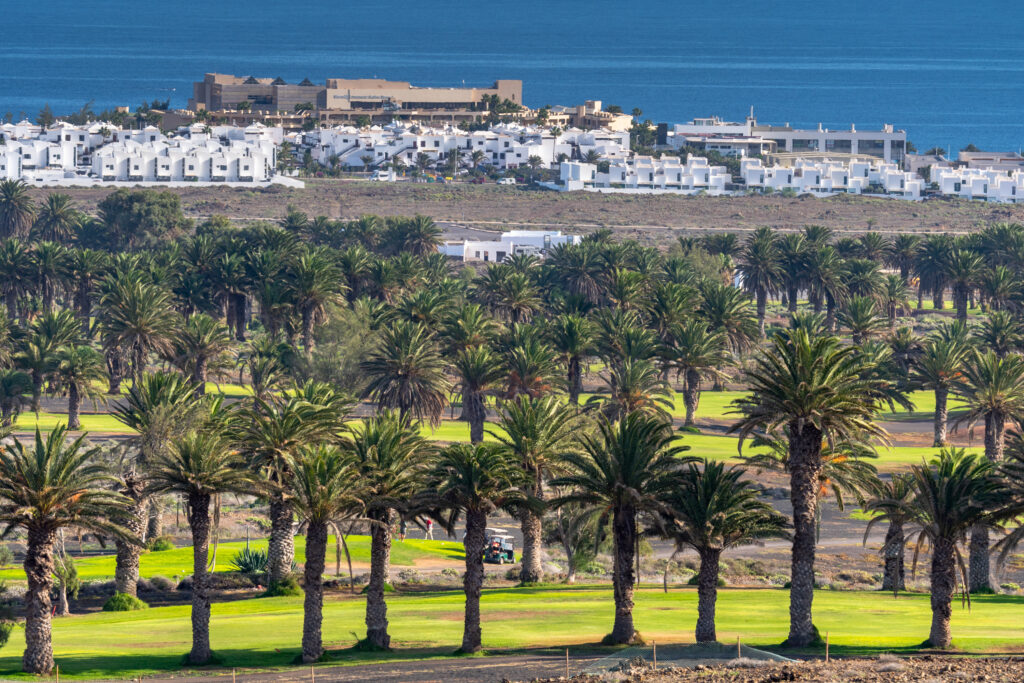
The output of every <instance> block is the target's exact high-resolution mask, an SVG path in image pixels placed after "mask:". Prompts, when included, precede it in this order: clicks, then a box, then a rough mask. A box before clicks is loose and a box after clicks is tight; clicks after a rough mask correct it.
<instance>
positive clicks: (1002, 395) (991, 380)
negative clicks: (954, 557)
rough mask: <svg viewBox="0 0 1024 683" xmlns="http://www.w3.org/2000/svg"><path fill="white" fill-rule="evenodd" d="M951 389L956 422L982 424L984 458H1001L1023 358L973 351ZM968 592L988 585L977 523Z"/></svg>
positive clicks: (1021, 389)
mask: <svg viewBox="0 0 1024 683" xmlns="http://www.w3.org/2000/svg"><path fill="white" fill-rule="evenodd" d="M954 391H955V393H956V394H957V396H959V397H960V398H961V399H962V400H963V402H964V405H965V407H966V408H967V410H966V411H965V412H964V413H963V414H961V415H960V416H959V417H958V418H957V423H958V424H960V423H964V422H967V423H972V424H973V423H974V422H975V421H977V420H982V421H984V424H985V457H986V458H987V459H988V460H989V461H990V462H993V463H999V462H1001V461H1002V460H1003V450H1004V448H1005V446H1006V422H1007V421H1008V420H1010V421H1014V422H1017V423H1020V421H1021V420H1022V419H1024V357H1022V356H1020V355H1019V354H1010V355H1008V356H1005V357H1003V358H1000V357H999V356H997V355H996V354H995V352H993V351H986V352H985V353H980V352H978V351H975V352H974V353H973V355H971V356H970V357H969V358H968V360H967V362H966V363H965V364H964V367H963V372H962V373H961V375H960V376H959V377H958V378H957V380H956V383H955V385H954ZM970 559H971V567H970V576H969V587H970V590H971V592H972V593H973V592H978V591H986V590H991V588H992V579H991V572H990V569H989V567H990V563H989V539H988V529H987V528H986V527H985V526H984V525H979V526H978V527H977V528H976V529H974V530H973V531H972V532H971V558H970Z"/></svg>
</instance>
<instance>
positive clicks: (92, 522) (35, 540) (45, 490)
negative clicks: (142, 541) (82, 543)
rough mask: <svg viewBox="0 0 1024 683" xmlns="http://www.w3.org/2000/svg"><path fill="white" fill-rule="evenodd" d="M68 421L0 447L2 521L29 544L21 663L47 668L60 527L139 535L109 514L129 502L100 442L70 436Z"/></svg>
mask: <svg viewBox="0 0 1024 683" xmlns="http://www.w3.org/2000/svg"><path fill="white" fill-rule="evenodd" d="M67 436H68V435H67V430H66V429H65V428H64V427H63V426H58V427H56V428H55V429H54V430H53V431H51V432H50V433H49V434H48V435H47V436H46V438H45V439H44V438H43V436H42V434H40V432H39V430H38V429H37V430H36V433H35V440H34V441H33V442H31V443H30V444H28V445H26V444H24V443H22V442H21V441H13V442H11V443H8V444H6V445H5V446H4V447H3V450H2V451H0V523H3V524H4V525H6V528H8V529H11V528H22V529H24V530H25V531H26V532H27V534H28V543H27V546H26V548H25V562H24V566H25V574H26V576H27V578H28V593H27V595H26V597H25V654H24V657H23V658H22V669H23V670H24V671H25V672H27V673H34V674H49V673H50V670H51V669H53V664H54V662H53V645H52V640H51V627H50V614H51V611H52V603H51V599H50V593H51V590H52V588H53V572H54V560H53V558H54V547H55V544H56V541H57V534H58V532H59V531H60V530H61V529H63V528H66V527H71V526H74V527H77V528H80V529H87V530H91V531H95V532H98V533H101V534H103V535H105V536H113V537H116V538H123V539H125V540H128V541H131V542H134V543H138V542H139V541H138V539H137V538H133V537H132V536H131V534H130V533H129V532H128V531H127V530H126V529H124V527H122V526H119V525H118V524H116V523H115V522H114V521H112V520H116V519H118V518H119V517H120V516H121V515H122V514H123V513H124V512H125V510H126V508H127V502H128V501H126V500H125V498H124V497H123V496H120V495H118V494H116V493H114V492H112V491H111V490H110V487H109V477H108V476H107V474H106V471H105V469H104V468H103V466H102V465H100V464H99V463H97V462H96V459H95V455H96V451H95V449H90V448H87V447H86V445H85V437H84V436H80V437H78V438H77V439H75V440H74V441H69V440H68V438H67Z"/></svg>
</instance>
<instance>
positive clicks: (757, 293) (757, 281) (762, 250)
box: [738, 227, 784, 337]
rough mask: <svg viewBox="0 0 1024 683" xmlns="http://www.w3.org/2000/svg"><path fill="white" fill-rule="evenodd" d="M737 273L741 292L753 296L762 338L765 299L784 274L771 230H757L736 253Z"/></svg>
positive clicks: (779, 283)
mask: <svg viewBox="0 0 1024 683" xmlns="http://www.w3.org/2000/svg"><path fill="white" fill-rule="evenodd" d="M738 271H739V274H740V277H742V278H743V289H744V290H745V291H746V292H748V293H750V294H752V295H753V296H754V300H755V302H756V304H757V326H758V327H759V328H760V330H761V336H762V337H763V336H764V317H765V307H766V306H767V303H768V297H769V296H770V295H772V294H774V293H775V292H777V291H778V290H779V287H780V285H781V283H782V280H783V275H784V273H783V269H782V261H781V255H780V254H779V249H778V244H777V242H776V239H775V234H774V233H773V232H772V229H771V228H768V227H762V228H758V229H757V230H755V231H754V232H753V233H751V235H750V237H748V238H747V240H746V242H745V243H744V244H743V251H741V252H740V254H739V268H738Z"/></svg>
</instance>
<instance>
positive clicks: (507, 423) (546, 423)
mask: <svg viewBox="0 0 1024 683" xmlns="http://www.w3.org/2000/svg"><path fill="white" fill-rule="evenodd" d="M498 426H499V429H496V430H495V431H494V432H492V436H493V437H494V438H495V439H496V440H497V441H498V442H499V443H500V444H501V451H502V452H503V453H504V454H505V456H506V457H507V458H508V459H509V461H510V462H512V463H515V464H516V465H517V466H518V467H519V468H521V469H522V470H523V477H522V480H523V487H524V492H525V493H526V494H527V495H528V496H529V497H530V498H531V499H532V500H533V501H535V502H538V503H539V502H543V501H544V482H545V481H546V480H547V479H548V478H549V477H550V476H551V474H552V472H556V471H558V469H559V467H560V465H561V463H562V460H563V459H564V455H565V453H567V452H569V451H570V450H573V448H574V445H575V444H574V439H575V435H576V431H577V430H578V428H579V424H578V422H577V419H576V413H575V410H573V409H572V408H570V407H569V406H566V405H565V404H564V403H562V400H561V399H560V398H559V397H556V396H548V397H546V398H531V397H530V396H519V397H517V398H515V399H513V400H511V401H502V402H500V403H499V404H498ZM520 523H521V526H522V532H523V557H522V565H521V569H520V573H519V580H520V581H521V582H522V583H524V584H528V583H537V582H539V581H541V579H542V578H543V569H542V567H541V541H542V531H543V517H542V511H539V508H538V507H537V506H536V505H532V506H528V507H524V508H523V509H522V510H521V511H520Z"/></svg>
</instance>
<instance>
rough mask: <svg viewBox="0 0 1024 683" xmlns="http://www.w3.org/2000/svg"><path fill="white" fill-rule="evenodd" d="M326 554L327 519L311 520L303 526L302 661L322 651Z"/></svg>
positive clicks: (309, 661)
mask: <svg viewBox="0 0 1024 683" xmlns="http://www.w3.org/2000/svg"><path fill="white" fill-rule="evenodd" d="M326 556H327V522H324V521H322V520H320V521H314V520H310V522H309V527H308V528H307V529H306V566H305V567H304V568H303V572H304V577H303V578H304V583H305V586H304V588H305V590H306V599H305V603H304V604H303V609H302V661H303V663H305V664H311V663H313V662H315V661H317V660H319V659H320V657H321V656H322V655H323V653H324V646H323V637H322V633H321V629H322V626H323V621H324V584H323V576H324V562H325V561H326Z"/></svg>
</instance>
